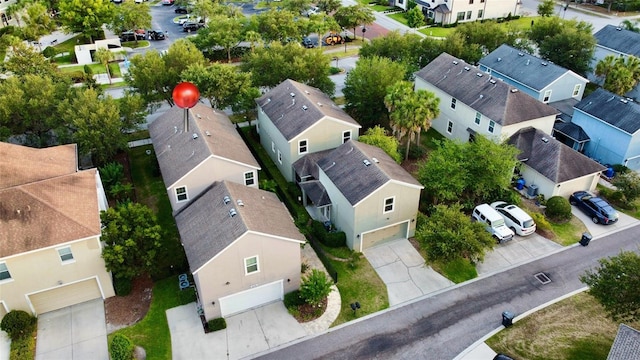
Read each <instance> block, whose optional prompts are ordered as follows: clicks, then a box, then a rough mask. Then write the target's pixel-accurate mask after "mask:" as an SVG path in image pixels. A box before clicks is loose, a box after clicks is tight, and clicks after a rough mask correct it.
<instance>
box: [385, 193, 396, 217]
mask: <svg viewBox="0 0 640 360" xmlns="http://www.w3.org/2000/svg"><path fill="white" fill-rule="evenodd" d="M395 201H396V198H395V196H392V197H389V198H386V199H384V211H383V212H382V213H383V214H386V213H390V212H392V211H393V208H394V206H395Z"/></svg>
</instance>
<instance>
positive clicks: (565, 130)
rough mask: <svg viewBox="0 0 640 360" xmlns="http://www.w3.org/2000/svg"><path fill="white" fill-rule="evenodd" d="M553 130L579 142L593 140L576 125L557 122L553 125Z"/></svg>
mask: <svg viewBox="0 0 640 360" xmlns="http://www.w3.org/2000/svg"><path fill="white" fill-rule="evenodd" d="M553 130H555V131H557V132H559V133H561V134H564V135H566V136H568V137H570V138H572V139H573V140H575V141H578V142H584V141H589V140H591V138H590V137H589V135H587V133H586V132H584V130H582V127H580V125H576V124H574V123H570V122H562V121H556V123H555V124H553Z"/></svg>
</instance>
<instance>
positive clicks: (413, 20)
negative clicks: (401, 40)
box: [406, 6, 424, 29]
mask: <svg viewBox="0 0 640 360" xmlns="http://www.w3.org/2000/svg"><path fill="white" fill-rule="evenodd" d="M406 16H407V25H409V27H410V28H412V29H415V28H418V27H421V26H424V14H423V13H422V10H420V8H418V7H417V6H416V7H414V8H412V9H411V10H409V11H407V13H406Z"/></svg>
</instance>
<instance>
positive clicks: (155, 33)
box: [147, 30, 166, 40]
mask: <svg viewBox="0 0 640 360" xmlns="http://www.w3.org/2000/svg"><path fill="white" fill-rule="evenodd" d="M147 33H148V34H149V40H164V39H166V35H165V33H164V31H162V30H149V31H148V32H147Z"/></svg>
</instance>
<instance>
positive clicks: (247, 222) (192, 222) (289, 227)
mask: <svg viewBox="0 0 640 360" xmlns="http://www.w3.org/2000/svg"><path fill="white" fill-rule="evenodd" d="M225 196H228V197H229V200H230V201H229V203H228V204H225V203H224V197H225ZM238 201H241V203H242V204H244V205H239V203H238ZM231 209H234V210H235V211H236V214H237V215H235V216H233V217H231V216H230V213H229V211H230V210H231ZM175 219H176V224H177V226H178V230H179V232H180V237H181V239H182V244H183V246H184V250H185V253H186V254H187V259H188V261H189V267H190V268H191V271H196V270H198V269H199V268H200V267H202V266H203V265H204V264H205V263H206V262H207V261H209V260H211V259H212V258H214V257H215V256H216V255H218V254H219V253H220V252H222V251H223V250H224V249H226V248H227V247H228V246H229V245H231V244H232V243H233V242H234V241H235V240H237V239H238V238H239V237H240V236H242V235H243V234H245V233H246V232H247V231H253V232H257V233H262V234H269V235H273V236H278V237H282V238H286V239H292V240H296V241H300V242H304V240H305V238H304V236H303V235H302V234H300V232H299V231H298V228H297V227H296V226H295V225H294V223H293V219H292V218H291V215H290V214H289V211H288V210H287V208H286V207H285V206H284V204H282V203H281V202H280V200H279V199H278V197H277V196H276V195H275V194H274V193H272V192H268V191H264V190H260V189H255V188H250V187H247V186H244V185H241V184H236V183H233V182H229V181H222V182H220V181H216V182H215V183H213V185H211V186H210V187H209V188H208V189H207V190H205V191H204V192H203V193H202V194H200V195H199V196H197V197H196V198H195V199H193V201H191V203H190V204H189V205H187V206H186V207H184V208H182V209H180V211H179V212H178V213H177V214H176V215H175Z"/></svg>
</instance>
